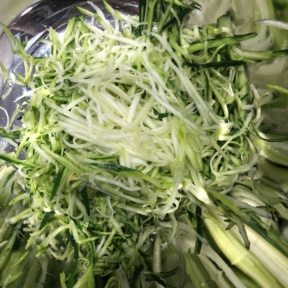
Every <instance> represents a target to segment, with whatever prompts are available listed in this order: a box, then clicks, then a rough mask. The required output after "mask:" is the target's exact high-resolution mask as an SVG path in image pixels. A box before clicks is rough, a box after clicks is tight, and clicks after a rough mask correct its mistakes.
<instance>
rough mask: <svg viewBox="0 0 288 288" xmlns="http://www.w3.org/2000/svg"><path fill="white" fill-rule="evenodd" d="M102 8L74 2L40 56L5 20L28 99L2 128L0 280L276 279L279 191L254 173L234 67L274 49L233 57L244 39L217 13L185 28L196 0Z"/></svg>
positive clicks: (238, 283) (186, 282)
mask: <svg viewBox="0 0 288 288" xmlns="http://www.w3.org/2000/svg"><path fill="white" fill-rule="evenodd" d="M105 7H106V9H107V10H108V11H109V12H110V13H111V14H112V15H113V16H114V18H115V23H114V24H113V25H112V24H111V23H110V22H109V21H108V20H107V19H106V18H105V16H104V14H103V12H102V11H101V10H100V9H99V8H98V7H97V6H95V5H94V4H93V3H91V8H92V10H93V11H95V12H91V11H88V10H85V9H83V8H81V7H78V9H79V10H80V12H81V13H82V14H83V16H80V17H74V18H72V19H71V20H70V21H69V23H68V26H67V28H66V30H65V32H64V34H63V35H60V34H58V33H57V32H56V31H55V30H53V29H50V30H49V37H48V38H47V39H44V40H43V43H45V45H49V46H50V52H49V55H48V56H43V57H42V58H39V57H35V58H33V57H30V56H28V55H27V54H26V52H25V47H23V46H22V45H21V43H19V41H18V40H17V39H16V38H14V37H13V35H12V34H11V33H10V32H9V30H7V29H6V30H5V31H6V34H7V35H8V37H9V39H10V41H11V43H12V47H13V48H14V52H15V53H16V54H18V55H20V56H21V57H22V58H23V62H24V63H25V67H26V74H25V75H24V76H23V75H22V76H20V75H16V80H15V81H16V82H17V83H21V84H23V85H26V86H27V87H28V88H29V90H30V98H29V99H25V100H24V102H25V105H23V109H22V111H21V115H22V123H23V125H22V126H21V127H20V128H19V127H14V128H13V129H14V130H12V131H11V129H10V128H11V127H9V125H7V127H4V128H2V129H1V131H0V135H1V136H2V137H5V138H7V139H9V138H11V139H10V140H9V141H10V143H11V144H13V143H15V151H13V152H9V153H8V152H3V153H2V154H0V159H1V173H0V179H1V181H0V183H1V198H0V201H1V202H0V204H1V211H0V212H1V223H2V224H1V226H0V287H52V286H53V287H62V288H66V287H106V288H108V287H125V288H126V287H143V288H144V287H145V288H146V287H147V288H148V287H151V288H152V287H156V288H160V287H267V288H268V287H270V288H271V287H274V288H276V287H287V286H288V277H287V269H288V259H287V255H288V244H287V239H285V238H284V236H283V234H282V231H281V226H280V224H279V223H280V221H283V220H288V216H287V204H288V203H287V202H288V201H287V194H286V193H285V192H284V191H282V190H280V189H276V188H274V187H271V186H268V184H267V182H261V181H260V176H259V173H258V170H257V163H258V162H259V157H260V156H259V149H258V146H257V145H258V144H257V143H258V142H257V141H254V140H255V139H256V138H257V135H258V132H259V131H258V130H259V129H258V128H259V126H260V124H261V119H262V118H261V105H263V104H265V103H266V102H267V101H269V99H268V98H265V97H262V96H261V95H260V93H259V92H258V90H257V87H255V86H254V85H253V83H251V82H250V81H249V75H248V73H247V65H250V64H251V63H252V64H253V63H255V62H259V61H262V60H265V61H269V60H272V59H274V58H276V57H281V56H285V55H286V54H287V51H276V52H275V51H265V52H251V51H243V50H242V49H241V42H242V41H245V40H247V39H251V38H253V37H255V36H256V34H255V33H249V34H245V35H234V34H233V25H232V23H231V20H230V17H229V16H228V15H224V16H223V17H220V18H219V19H218V22H217V23H215V24H211V25H206V26H204V27H198V26H190V25H189V17H193V14H191V12H192V11H193V10H195V9H201V7H200V5H199V4H197V3H196V2H194V1H192V2H190V3H188V4H184V3H183V2H182V1H170V0H169V1H168V0H167V1H156V0H151V1H144V0H142V1H140V2H139V17H130V16H124V15H122V14H121V13H119V12H118V11H114V10H113V9H112V8H111V7H110V6H109V5H108V4H107V3H105ZM87 19H89V20H87ZM91 19H92V20H91ZM96 23H97V25H95V24H96ZM31 67H33V69H31ZM3 69H4V67H3ZM6 74H7V73H6ZM8 97H9V96H8ZM10 136H11V137H10ZM15 139H16V142H12V140H13V141H14V140H15ZM23 152H24V153H25V160H21V159H20V155H21V153H23ZM23 283H24V284H23ZM23 285H24V286H23ZM35 285H36V286H35ZM49 285H50V286H49Z"/></svg>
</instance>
